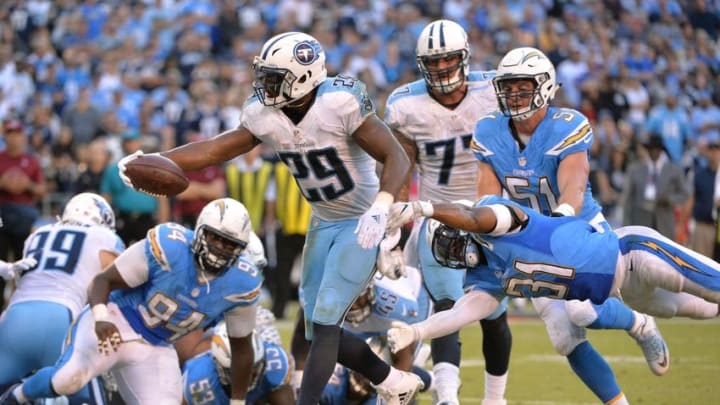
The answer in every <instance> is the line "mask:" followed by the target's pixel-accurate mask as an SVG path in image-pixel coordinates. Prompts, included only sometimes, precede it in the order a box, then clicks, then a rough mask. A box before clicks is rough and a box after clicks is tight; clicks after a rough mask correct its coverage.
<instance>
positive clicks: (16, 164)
mask: <svg viewBox="0 0 720 405" xmlns="http://www.w3.org/2000/svg"><path fill="white" fill-rule="evenodd" d="M2 132H3V138H4V141H5V150H3V151H0V223H2V224H3V226H2V227H0V260H4V261H6V262H11V261H14V260H19V259H20V258H21V257H22V249H23V242H24V241H25V238H27V237H28V235H30V231H31V230H32V226H33V223H34V222H35V221H36V220H37V219H38V218H39V216H40V212H39V210H38V209H37V203H38V201H40V200H41V199H42V198H43V197H45V194H46V188H45V176H44V174H43V171H42V167H41V166H40V161H39V160H38V159H37V157H36V156H35V154H33V153H31V152H28V151H27V143H28V139H27V135H26V134H25V127H24V125H23V123H22V121H20V120H19V119H17V118H8V119H5V120H4V121H3V124H2ZM4 288H5V282H4V281H0V308H2V307H3V294H2V291H4Z"/></svg>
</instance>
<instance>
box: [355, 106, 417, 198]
mask: <svg viewBox="0 0 720 405" xmlns="http://www.w3.org/2000/svg"><path fill="white" fill-rule="evenodd" d="M353 138H354V139H355V141H356V142H357V143H358V145H360V147H361V148H363V149H364V150H365V151H366V152H367V153H368V154H370V156H372V157H373V158H374V159H375V160H377V161H378V162H380V163H382V164H383V171H382V175H381V176H380V190H381V191H387V192H388V193H390V194H392V195H393V196H397V195H398V194H399V192H400V189H401V188H402V187H403V185H404V184H405V180H406V179H407V176H408V173H409V171H410V160H409V159H408V156H407V154H406V153H405V150H404V149H403V147H402V146H400V143H399V142H398V141H397V139H395V137H394V136H393V134H392V132H391V131H390V128H388V126H387V125H385V123H384V122H382V120H380V118H378V116H377V115H374V114H373V115H371V116H369V117H368V118H367V119H366V120H365V121H364V122H363V123H362V125H360V127H359V128H358V129H357V130H355V132H354V133H353Z"/></svg>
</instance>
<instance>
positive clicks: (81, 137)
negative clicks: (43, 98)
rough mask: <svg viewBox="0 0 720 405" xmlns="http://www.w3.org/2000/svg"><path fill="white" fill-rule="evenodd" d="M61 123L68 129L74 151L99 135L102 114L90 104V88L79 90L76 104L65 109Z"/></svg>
mask: <svg viewBox="0 0 720 405" xmlns="http://www.w3.org/2000/svg"><path fill="white" fill-rule="evenodd" d="M62 123H63V125H64V126H66V127H68V128H69V129H70V133H71V135H72V144H73V149H75V150H77V149H78V148H84V147H85V146H87V145H88V144H89V143H90V141H92V140H93V139H94V138H95V137H96V136H97V135H98V134H99V132H100V128H101V127H102V114H101V113H100V111H99V110H98V109H97V108H96V107H95V106H94V105H92V104H91V103H90V87H83V88H81V89H80V92H79V93H78V98H77V102H75V103H73V104H70V105H68V106H67V107H66V108H65V110H64V111H63V114H62Z"/></svg>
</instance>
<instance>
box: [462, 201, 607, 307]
mask: <svg viewBox="0 0 720 405" xmlns="http://www.w3.org/2000/svg"><path fill="white" fill-rule="evenodd" d="M490 204H504V205H512V206H516V207H520V208H521V209H522V210H523V212H525V213H526V214H527V215H528V223H527V225H526V226H525V228H523V229H522V230H521V231H519V232H517V233H514V234H509V235H502V236H499V237H494V236H490V235H485V234H474V235H473V237H474V238H475V239H476V240H477V241H478V242H479V243H480V244H481V245H482V248H483V251H484V253H485V256H486V258H487V262H488V264H487V267H485V266H480V267H478V268H475V269H472V270H468V276H469V277H470V273H473V276H472V277H473V279H474V280H477V281H478V284H477V285H476V286H474V287H473V288H475V289H481V290H484V291H487V292H489V293H491V294H495V295H499V294H500V293H501V291H502V293H503V294H505V295H507V296H511V297H550V298H556V299H566V300H572V299H579V300H585V299H589V300H591V301H592V302H594V303H598V304H599V303H602V302H604V301H605V300H606V299H607V298H608V296H609V294H610V289H611V287H612V284H613V280H614V278H615V269H616V265H617V259H618V254H619V245H618V238H617V235H616V234H615V233H614V232H598V231H597V230H596V229H595V228H593V227H592V226H591V225H590V224H589V223H588V222H586V221H585V220H582V219H579V218H576V217H549V216H545V215H542V214H540V213H538V212H536V211H534V210H532V209H529V208H527V207H523V206H521V205H519V204H517V203H514V202H512V201H510V200H508V199H505V198H502V197H498V196H488V197H485V198H483V199H481V200H480V201H479V202H478V203H477V204H476V206H483V205H490ZM475 272H486V273H485V274H482V275H475V274H474V273H475ZM493 276H494V277H495V282H494V283H493V278H492V277H493ZM499 287H500V288H499Z"/></svg>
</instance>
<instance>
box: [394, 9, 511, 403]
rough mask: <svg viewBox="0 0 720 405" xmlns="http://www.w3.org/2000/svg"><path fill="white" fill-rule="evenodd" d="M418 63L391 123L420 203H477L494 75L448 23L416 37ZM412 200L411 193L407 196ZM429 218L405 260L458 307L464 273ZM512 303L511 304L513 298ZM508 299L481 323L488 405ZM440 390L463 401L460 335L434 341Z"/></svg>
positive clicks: (440, 297)
mask: <svg viewBox="0 0 720 405" xmlns="http://www.w3.org/2000/svg"><path fill="white" fill-rule="evenodd" d="M416 54H417V64H418V67H419V68H420V71H421V72H422V75H423V80H418V81H415V82H412V83H409V84H405V85H402V86H400V87H398V88H397V89H395V91H393V93H392V94H391V95H390V97H389V99H388V102H387V107H386V108H385V121H386V122H387V123H388V126H390V128H391V129H392V130H393V132H394V133H395V136H396V137H397V138H398V140H399V141H400V143H401V144H402V145H403V147H404V148H405V150H406V152H407V154H408V156H409V158H410V162H411V163H412V164H413V165H414V166H415V168H416V170H417V173H418V175H419V181H420V187H419V193H420V199H423V200H432V201H448V202H449V201H454V200H462V199H467V200H471V201H474V200H475V199H476V198H477V180H476V178H477V170H478V168H477V161H476V160H475V158H474V157H473V153H472V151H471V150H470V140H471V139H472V132H473V128H474V127H475V123H476V122H477V120H478V119H480V117H482V116H484V115H487V114H489V113H491V112H493V111H495V110H497V108H498V105H497V98H496V97H495V93H494V92H493V87H492V82H491V79H492V78H493V77H494V76H495V73H494V72H483V71H472V72H471V71H470V46H469V44H468V39H467V34H466V33H465V30H464V29H463V28H462V27H461V26H460V25H459V24H457V23H455V22H453V21H449V20H437V21H433V22H431V23H430V24H428V25H427V26H426V27H425V28H424V29H423V31H422V32H421V33H420V36H419V37H418V40H417V48H416ZM401 199H402V200H407V190H406V189H405V190H404V192H403V193H402V195H401ZM426 222H427V221H426V220H425V219H424V218H423V219H421V220H419V222H417V223H415V224H414V225H413V230H412V233H411V235H410V237H409V239H408V242H407V244H406V246H405V254H406V262H407V263H408V264H409V265H411V266H416V267H417V268H419V269H420V270H421V271H422V275H423V279H424V282H425V286H426V287H427V289H428V291H429V292H430V296H431V298H432V300H433V303H434V310H435V312H440V311H445V310H447V309H450V308H452V306H453V304H454V303H455V301H457V299H458V298H460V297H461V296H462V294H463V280H464V276H465V274H464V273H463V272H461V271H456V272H449V271H446V269H444V268H443V267H442V266H440V265H439V264H438V263H437V261H435V260H434V259H433V257H432V254H431V253H430V248H429V246H428V245H427V243H426V240H425V239H424V238H418V235H420V234H422V233H423V232H424V230H425V228H426V227H427V224H426ZM506 301H507V300H506ZM506 301H504V302H503V304H502V305H501V306H500V307H499V308H498V312H497V313H495V314H491V315H490V316H489V317H488V318H487V319H483V320H481V321H480V325H481V327H482V330H483V355H484V356H485V398H484V399H483V402H482V403H483V405H504V404H505V403H506V401H505V400H504V394H505V386H506V383H507V371H508V365H509V360H510V347H511V345H512V336H511V334H510V328H509V327H508V324H507V314H506V312H505V309H506V308H507V303H506ZM431 347H432V358H433V363H434V367H433V373H434V375H435V390H434V391H433V395H434V398H433V403H435V404H437V403H443V404H450V405H453V404H455V405H456V404H458V389H459V388H460V369H459V366H460V343H459V333H453V334H450V335H447V336H442V337H440V338H437V339H433V341H432V342H431Z"/></svg>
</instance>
